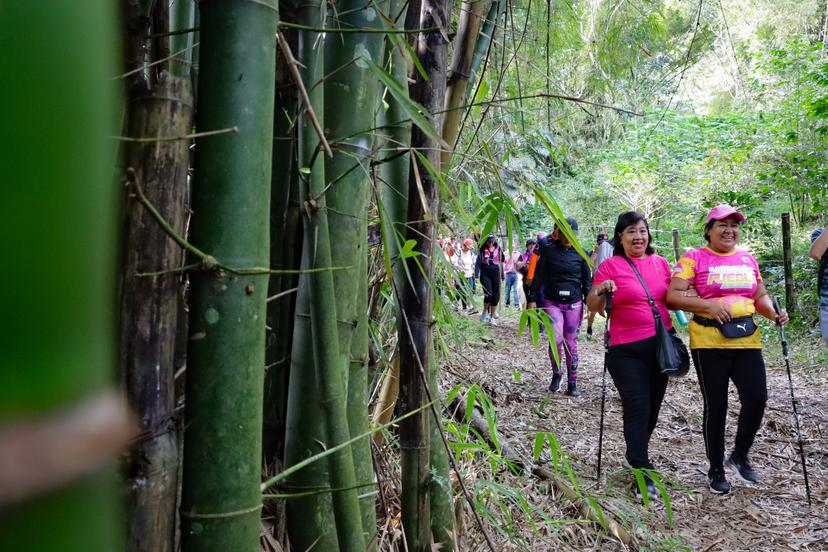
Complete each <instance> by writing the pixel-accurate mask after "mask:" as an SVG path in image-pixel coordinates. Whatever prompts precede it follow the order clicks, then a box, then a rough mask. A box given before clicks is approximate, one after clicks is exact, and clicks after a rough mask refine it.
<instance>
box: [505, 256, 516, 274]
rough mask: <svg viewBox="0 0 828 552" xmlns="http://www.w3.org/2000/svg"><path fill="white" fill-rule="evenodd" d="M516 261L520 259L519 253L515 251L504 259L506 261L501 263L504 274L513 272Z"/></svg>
mask: <svg viewBox="0 0 828 552" xmlns="http://www.w3.org/2000/svg"><path fill="white" fill-rule="evenodd" d="M518 259H520V253H518V252H517V251H515V252H514V253H512V254H511V255H509V256H508V257H506V260H505V261H503V272H505V273H506V274H509V273H510V272H515V271H516V269H515V263H516V262H517V261H518Z"/></svg>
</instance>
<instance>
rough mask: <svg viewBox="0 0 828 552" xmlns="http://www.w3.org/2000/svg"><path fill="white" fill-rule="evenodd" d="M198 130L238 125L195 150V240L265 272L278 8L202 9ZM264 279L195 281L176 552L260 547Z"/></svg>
mask: <svg viewBox="0 0 828 552" xmlns="http://www.w3.org/2000/svg"><path fill="white" fill-rule="evenodd" d="M200 8H201V9H200V20H201V23H200V26H201V52H200V55H201V59H200V64H201V73H202V75H201V76H202V78H201V79H200V80H199V94H198V117H199V119H198V122H199V125H200V129H201V130H209V129H218V128H229V127H233V126H237V127H238V128H239V133H238V134H223V135H219V136H213V137H210V138H206V139H203V140H201V141H200V142H199V144H198V148H199V149H198V152H197V153H196V166H195V181H194V184H193V208H194V216H193V223H192V241H193V243H194V244H196V245H197V246H198V247H200V248H201V249H203V250H205V251H209V252H210V254H212V255H213V256H215V257H216V258H217V259H218V260H219V261H222V262H227V263H230V264H233V265H235V266H243V267H244V266H266V265H267V263H268V261H269V243H268V242H269V239H268V237H269V217H270V213H269V202H270V201H269V200H270V173H271V157H272V139H273V98H274V83H275V73H274V70H275V65H276V60H275V52H276V47H275V46H276V40H275V36H276V25H277V20H278V13H277V5H276V0H256V1H248V0H227V1H223V2H217V1H213V2H202V3H201V5H200ZM266 293H267V276H266V275H264V274H255V275H254V274H230V273H227V272H224V271H210V272H199V273H195V274H194V275H193V278H192V293H191V301H190V338H189V344H190V346H189V350H188V360H189V362H188V366H187V368H188V369H187V388H186V411H185V414H186V417H185V419H186V425H185V436H184V450H185V454H184V485H183V496H182V503H181V518H182V544H183V549H184V550H185V551H202V550H222V551H223V550H249V551H253V550H258V547H259V544H258V536H259V511H260V509H261V494H260V491H259V481H260V475H261V424H262V389H263V375H264V337H265V334H264V330H265V328H264V323H265V314H266V304H265V301H266Z"/></svg>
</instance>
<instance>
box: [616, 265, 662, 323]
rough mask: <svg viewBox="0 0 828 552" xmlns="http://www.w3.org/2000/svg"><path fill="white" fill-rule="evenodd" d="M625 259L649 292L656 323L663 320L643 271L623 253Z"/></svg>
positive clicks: (648, 297)
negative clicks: (643, 276)
mask: <svg viewBox="0 0 828 552" xmlns="http://www.w3.org/2000/svg"><path fill="white" fill-rule="evenodd" d="M622 256H623V257H624V260H625V261H627V263H628V264H629V265H630V268H632V269H633V272H634V273H635V275H636V277H637V278H638V281H639V282H641V286H642V287H643V288H644V291H645V292H646V293H647V301H648V302H649V303H650V309H652V311H653V318H655V321H656V325H658V323H659V322H661V313H659V312H658V308H657V307H656V306H655V299H653V294H652V293H650V288H648V287H647V284H646V283H645V282H644V278H642V277H641V273H640V272H639V271H638V269H637V268H636V267H635V264H633V262H632V261H631V260H630V259H629V258H628V257H627V256H626V255H622Z"/></svg>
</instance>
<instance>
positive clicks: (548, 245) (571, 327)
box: [530, 218, 592, 397]
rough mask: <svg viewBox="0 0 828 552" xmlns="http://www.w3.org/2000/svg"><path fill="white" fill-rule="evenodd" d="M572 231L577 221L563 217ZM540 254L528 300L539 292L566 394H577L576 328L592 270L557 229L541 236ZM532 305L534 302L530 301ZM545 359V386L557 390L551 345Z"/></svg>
mask: <svg viewBox="0 0 828 552" xmlns="http://www.w3.org/2000/svg"><path fill="white" fill-rule="evenodd" d="M566 221H567V222H568V223H569V226H570V228H572V232H573V233H575V234H577V232H578V223H577V222H576V221H575V219H572V218H567V219H566ZM539 248H540V251H539V253H540V256H539V258H538V262H537V268H536V269H535V277H534V279H533V280H532V289H531V291H530V302H532V303H534V301H535V298H537V297H539V295H540V294H542V296H543V304H542V305H541V306H542V307H543V310H544V311H546V314H547V315H549V318H550V319H551V321H552V329H553V331H554V333H555V344H556V347H557V353H558V356H557V358H558V361H560V360H563V358H564V355H566V366H567V388H566V394H567V395H569V396H572V397H577V396H579V395H580V394H581V393H580V391H578V387H577V385H576V379H577V376H578V332H579V331H580V329H581V319H582V318H583V316H584V299H585V298H586V296H587V294H588V293H589V289H590V287H592V274H591V272H590V269H589V263H587V260H586V259H584V258H583V257H582V256H581V254H580V253H578V252H577V251H576V250H575V248H574V247H572V244H571V243H570V242H569V240H568V239H567V238H566V236H564V234H563V232H561V231H560V229H558V228H555V230H554V231H553V232H552V234H550V236H549V239H545V240H541V243H540V244H539ZM531 306H534V305H531ZM549 360H550V361H551V363H552V382H551V383H550V384H549V390H550V391H551V392H553V393H557V392H558V391H560V388H561V379H562V376H561V367H560V365H559V364H560V362H556V361H555V356H554V353H553V351H552V346H551V345H550V347H549Z"/></svg>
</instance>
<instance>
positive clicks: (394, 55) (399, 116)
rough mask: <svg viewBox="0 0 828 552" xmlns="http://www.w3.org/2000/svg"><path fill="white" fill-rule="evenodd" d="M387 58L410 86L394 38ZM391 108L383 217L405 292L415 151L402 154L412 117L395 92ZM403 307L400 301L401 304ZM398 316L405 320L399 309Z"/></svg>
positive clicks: (386, 242)
mask: <svg viewBox="0 0 828 552" xmlns="http://www.w3.org/2000/svg"><path fill="white" fill-rule="evenodd" d="M403 4H404V1H403V0H392V1H391V8H390V13H391V14H393V15H396V14H397V13H399V11H400V9H401V8H402V6H403ZM386 59H387V60H388V61H389V62H390V63H391V74H392V75H393V76H394V79H395V80H396V81H397V82H398V83H400V84H401V86H402V88H403V90H406V91H407V90H408V87H407V86H405V83H406V82H407V80H408V64H407V62H406V60H405V56H404V54H403V52H402V51H401V49H400V48H396V47H395V46H394V43H393V41H391V40H386ZM386 102H388V109H387V110H385V112H384V114H383V115H382V119H381V120H383V121H384V123H385V125H386V129H387V130H386V132H387V133H388V140H387V141H386V145H385V148H384V149H383V150H381V151H382V157H391V158H392V159H391V161H387V162H385V163H383V164H382V165H381V166H380V178H381V180H382V185H381V187H380V205H379V210H380V215H381V216H382V218H383V227H382V230H383V235H382V243H383V247H385V249H386V256H387V258H388V260H389V262H390V264H391V267H392V276H393V280H394V286H395V289H396V290H397V291H398V292H402V289H403V286H404V285H405V282H406V278H405V266H404V264H403V262H401V260H400V259H399V257H398V256H399V250H400V245H401V244H402V243H403V241H404V239H405V232H406V228H405V222H406V220H408V219H407V218H406V217H407V215H408V173H409V167H410V165H411V154H409V153H408V152H406V153H403V154H402V155H398V152H399V151H400V150H402V151H405V150H406V149H407V148H408V146H409V145H410V143H411V120H410V119H409V118H408V116H407V115H406V113H405V110H404V109H403V107H402V105H400V102H398V101H397V100H396V98H395V97H394V96H393V95H392V94H388V95H387V97H386ZM398 307H399V305H398ZM396 319H397V320H398V321H399V320H401V317H400V312H399V310H398V312H397V317H396Z"/></svg>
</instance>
